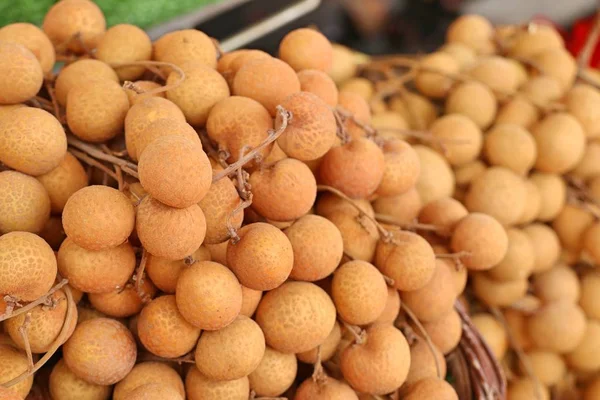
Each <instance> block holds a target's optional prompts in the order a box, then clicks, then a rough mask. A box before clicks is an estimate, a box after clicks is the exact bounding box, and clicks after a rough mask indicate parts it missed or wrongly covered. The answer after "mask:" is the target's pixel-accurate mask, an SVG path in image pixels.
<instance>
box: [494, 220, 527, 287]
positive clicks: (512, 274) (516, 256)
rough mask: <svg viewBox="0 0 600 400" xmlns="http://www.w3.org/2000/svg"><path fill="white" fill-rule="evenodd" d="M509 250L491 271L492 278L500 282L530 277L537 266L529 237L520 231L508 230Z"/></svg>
mask: <svg viewBox="0 0 600 400" xmlns="http://www.w3.org/2000/svg"><path fill="white" fill-rule="evenodd" d="M506 236H507V237H508V250H507V251H506V255H505V256H504V258H503V259H502V261H500V262H499V263H498V264H497V265H496V266H494V267H493V268H492V269H490V270H489V272H488V274H489V276H490V277H491V278H493V279H496V280H498V281H512V280H521V279H526V278H527V277H529V275H530V274H531V272H532V271H533V267H534V265H535V250H534V247H533V243H532V242H531V239H529V236H527V234H526V233H525V232H523V231H521V230H520V229H516V228H510V229H507V230H506Z"/></svg>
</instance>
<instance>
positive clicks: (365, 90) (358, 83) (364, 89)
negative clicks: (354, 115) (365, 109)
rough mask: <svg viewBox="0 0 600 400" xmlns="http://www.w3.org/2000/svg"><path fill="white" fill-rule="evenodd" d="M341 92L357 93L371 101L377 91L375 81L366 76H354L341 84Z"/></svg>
mask: <svg viewBox="0 0 600 400" xmlns="http://www.w3.org/2000/svg"><path fill="white" fill-rule="evenodd" d="M340 92H352V93H356V94H357V95H359V96H360V97H362V98H363V99H365V100H366V101H369V100H370V99H371V97H372V96H373V94H374V93H375V87H374V85H373V83H372V82H371V81H370V80H368V79H366V78H352V79H349V80H347V81H346V82H344V84H343V85H341V86H340Z"/></svg>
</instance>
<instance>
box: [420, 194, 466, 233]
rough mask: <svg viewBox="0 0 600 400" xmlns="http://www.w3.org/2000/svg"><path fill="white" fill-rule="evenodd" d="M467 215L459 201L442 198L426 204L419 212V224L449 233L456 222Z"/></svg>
mask: <svg viewBox="0 0 600 400" xmlns="http://www.w3.org/2000/svg"><path fill="white" fill-rule="evenodd" d="M468 214H469V212H468V211H467V209H466V208H465V206H463V205H462V204H461V203H460V202H459V201H457V200H455V199H453V198H451V197H443V198H441V199H438V200H435V201H432V202H430V203H429V204H426V205H425V206H424V207H423V208H422V209H421V211H419V222H421V223H423V224H431V225H435V226H436V227H438V228H440V229H447V230H448V231H451V230H452V229H453V228H454V226H455V225H456V224H457V223H458V221H460V220H461V219H463V218H464V217H466V216H467V215H468Z"/></svg>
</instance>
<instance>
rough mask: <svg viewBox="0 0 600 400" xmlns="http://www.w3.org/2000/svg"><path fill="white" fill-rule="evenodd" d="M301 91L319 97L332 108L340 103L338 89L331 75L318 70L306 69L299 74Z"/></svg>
mask: <svg viewBox="0 0 600 400" xmlns="http://www.w3.org/2000/svg"><path fill="white" fill-rule="evenodd" d="M298 79H299V80H300V89H301V90H302V91H303V92H309V93H312V94H315V95H317V96H318V97H320V98H321V100H323V101H324V102H325V103H327V105H328V106H330V107H335V106H336V105H337V103H338V89H337V87H336V86H335V82H334V81H333V79H331V77H330V76H329V75H327V74H326V73H325V72H323V71H319V70H316V69H305V70H302V71H300V72H298Z"/></svg>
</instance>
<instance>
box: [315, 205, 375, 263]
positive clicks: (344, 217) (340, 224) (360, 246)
mask: <svg viewBox="0 0 600 400" xmlns="http://www.w3.org/2000/svg"><path fill="white" fill-rule="evenodd" d="M354 211H356V210H354ZM327 219H328V220H329V221H331V222H333V224H334V225H335V226H336V227H337V228H338V230H339V231H340V233H341V234H342V241H343V243H344V253H346V254H348V255H349V256H350V257H351V258H353V259H355V260H363V261H371V260H372V259H373V256H374V255H375V250H376V248H377V241H378V240H379V231H378V230H377V227H376V226H375V224H373V222H372V221H371V220H369V219H368V218H366V217H365V216H359V215H357V214H353V213H351V212H347V211H344V210H337V211H333V212H331V214H328V215H327Z"/></svg>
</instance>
